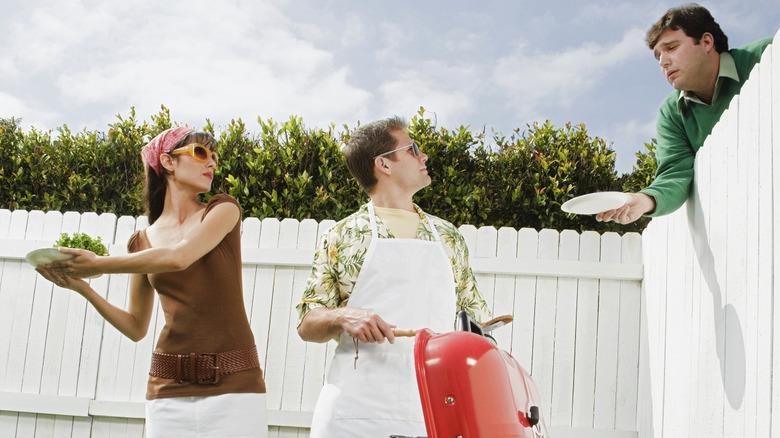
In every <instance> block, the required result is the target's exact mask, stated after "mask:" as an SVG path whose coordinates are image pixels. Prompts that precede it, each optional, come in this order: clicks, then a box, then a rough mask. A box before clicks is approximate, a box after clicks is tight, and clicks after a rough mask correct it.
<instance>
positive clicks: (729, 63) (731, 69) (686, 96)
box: [677, 52, 739, 112]
mask: <svg viewBox="0 0 780 438" xmlns="http://www.w3.org/2000/svg"><path fill="white" fill-rule="evenodd" d="M725 79H731V80H733V81H736V82H739V73H737V65H736V64H735V63H734V57H732V56H731V53H729V52H723V53H721V54H720V66H719V67H718V79H717V80H716V81H715V93H713V95H712V102H715V100H717V99H718V94H719V92H720V89H721V88H723V82H724V80H725ZM691 102H693V103H698V104H700V105H707V104H706V103H704V102H702V101H701V99H699V98H698V97H696V95H695V94H693V93H691V92H688V91H682V92H680V94H679V95H678V96H677V109H678V110H679V111H680V112H682V111H683V110H684V109H685V108H686V107H687V106H688V105H689V104H690V103H691Z"/></svg>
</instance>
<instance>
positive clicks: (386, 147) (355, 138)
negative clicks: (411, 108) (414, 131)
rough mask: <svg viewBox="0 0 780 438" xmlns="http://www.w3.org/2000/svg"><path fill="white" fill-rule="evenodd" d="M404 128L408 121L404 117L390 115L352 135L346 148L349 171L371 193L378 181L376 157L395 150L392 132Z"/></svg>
mask: <svg viewBox="0 0 780 438" xmlns="http://www.w3.org/2000/svg"><path fill="white" fill-rule="evenodd" d="M404 129H406V122H404V120H403V119H401V118H400V117H390V118H387V119H382V120H377V121H375V122H371V123H369V124H367V125H364V126H361V127H360V128H358V129H356V130H355V131H354V132H352V134H351V135H350V138H349V141H348V142H347V145H346V147H345V148H344V158H346V160H347V167H348V168H349V173H351V174H352V176H354V177H355V179H357V181H358V184H360V186H361V187H362V188H363V190H365V191H366V192H367V193H370V191H371V190H372V189H373V188H374V186H375V185H376V183H377V180H376V176H374V157H376V156H377V155H379V154H383V153H385V152H389V151H391V150H393V148H395V147H396V139H395V138H394V137H393V136H392V135H391V133H392V132H394V131H401V130H404ZM389 158H392V156H390V157H389Z"/></svg>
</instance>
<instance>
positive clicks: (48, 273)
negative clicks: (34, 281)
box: [35, 266, 89, 293]
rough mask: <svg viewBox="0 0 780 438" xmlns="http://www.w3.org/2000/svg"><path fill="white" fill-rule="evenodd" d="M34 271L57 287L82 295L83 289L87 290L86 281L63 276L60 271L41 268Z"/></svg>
mask: <svg viewBox="0 0 780 438" xmlns="http://www.w3.org/2000/svg"><path fill="white" fill-rule="evenodd" d="M35 270H36V271H38V273H39V274H41V275H42V276H43V278H45V279H47V280H49V281H51V282H52V283H54V284H56V285H57V286H59V287H64V288H65V289H70V290H73V291H76V292H78V293H83V291H84V290H85V289H84V288H89V284H87V282H86V281H84V280H82V279H80V278H74V277H71V276H68V275H65V274H64V273H62V272H61V271H57V270H53V269H47V268H44V267H43V266H38V267H37V268H35Z"/></svg>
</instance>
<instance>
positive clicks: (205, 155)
mask: <svg viewBox="0 0 780 438" xmlns="http://www.w3.org/2000/svg"><path fill="white" fill-rule="evenodd" d="M169 153H170V154H171V155H189V156H190V157H192V158H194V159H195V161H197V162H199V163H208V162H209V158H212V157H213V158H214V162H215V163H216V162H218V161H219V156H217V153H216V152H214V151H212V150H211V149H209V148H207V147H206V146H204V145H202V144H200V143H190V144H188V145H186V146H182V147H180V148H176V149H174V150H172V151H171V152H169Z"/></svg>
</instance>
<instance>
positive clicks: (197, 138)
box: [144, 131, 217, 225]
mask: <svg viewBox="0 0 780 438" xmlns="http://www.w3.org/2000/svg"><path fill="white" fill-rule="evenodd" d="M190 143H200V144H202V145H204V146H206V147H208V148H209V149H214V148H215V147H216V145H217V141H216V140H214V137H212V136H211V134H209V133H208V132H202V131H195V132H191V133H189V134H187V135H186V136H185V137H184V138H182V139H181V141H179V142H178V143H176V146H174V147H173V149H176V148H179V147H181V146H185V145H188V144H190ZM173 149H172V150H173ZM174 159H177V157H174ZM144 167H145V170H146V184H145V186H144V207H145V208H146V215H147V216H148V218H149V225H151V224H153V223H154V222H155V221H156V220H157V219H158V218H159V217H160V215H161V214H162V211H163V207H164V206H165V192H166V190H167V188H168V181H167V179H166V177H167V174H168V171H166V170H165V168H164V167H162V166H160V169H161V171H162V173H161V174H160V175H157V174H156V173H155V172H154V170H153V169H152V168H151V167H149V166H148V165H147V166H144Z"/></svg>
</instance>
